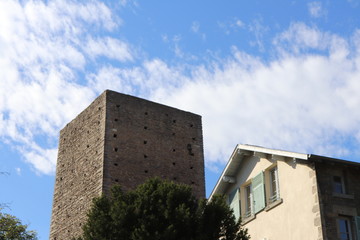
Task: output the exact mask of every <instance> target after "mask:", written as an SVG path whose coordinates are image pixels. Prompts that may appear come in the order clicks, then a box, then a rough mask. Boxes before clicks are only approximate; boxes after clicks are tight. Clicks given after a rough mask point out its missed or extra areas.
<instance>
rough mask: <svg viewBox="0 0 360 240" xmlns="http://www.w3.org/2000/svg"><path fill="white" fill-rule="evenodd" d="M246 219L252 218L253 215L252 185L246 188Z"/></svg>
mask: <svg viewBox="0 0 360 240" xmlns="http://www.w3.org/2000/svg"><path fill="white" fill-rule="evenodd" d="M245 196H246V199H245V217H250V216H251V215H252V193H251V184H249V185H247V186H246V187H245Z"/></svg>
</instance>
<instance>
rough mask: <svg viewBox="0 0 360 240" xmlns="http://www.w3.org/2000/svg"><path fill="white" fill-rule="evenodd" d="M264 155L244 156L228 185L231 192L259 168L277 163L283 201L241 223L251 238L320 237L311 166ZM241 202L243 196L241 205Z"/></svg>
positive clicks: (301, 239) (315, 239) (297, 239)
mask: <svg viewBox="0 0 360 240" xmlns="http://www.w3.org/2000/svg"><path fill="white" fill-rule="evenodd" d="M265 157H266V156H261V155H258V156H252V157H247V158H245V159H244V161H243V163H242V165H241V167H240V171H239V173H238V175H237V183H236V185H234V186H233V187H231V188H230V189H229V192H230V191H232V190H233V189H234V188H235V187H241V186H243V185H244V183H246V182H249V181H251V178H253V177H254V176H256V175H257V174H258V173H260V172H261V171H265V170H268V169H269V168H271V167H273V166H275V165H277V167H278V178H279V189H280V198H282V200H283V202H282V203H281V204H279V205H277V206H276V207H274V208H271V209H270V210H262V211H261V212H259V213H257V214H256V216H255V219H253V220H252V221H249V222H247V223H246V224H245V225H244V227H246V228H248V230H249V233H250V235H251V239H252V240H265V239H266V240H304V239H306V240H319V239H322V233H321V222H320V212H319V202H318V194H317V185H316V175H315V172H314V170H313V169H312V167H311V166H310V165H306V164H300V163H294V162H293V161H292V160H290V159H284V158H278V159H273V160H269V159H266V158H265ZM265 176H266V175H265ZM265 184H266V180H265ZM241 194H243V193H241ZM266 197H268V196H266ZM243 202H244V201H243V199H242V205H244V204H243ZM242 209H244V208H243V207H242ZM242 214H243V213H242Z"/></svg>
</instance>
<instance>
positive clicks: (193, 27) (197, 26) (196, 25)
mask: <svg viewBox="0 0 360 240" xmlns="http://www.w3.org/2000/svg"><path fill="white" fill-rule="evenodd" d="M190 29H191V31H192V32H193V33H195V34H197V35H199V36H200V37H201V39H202V40H206V34H205V33H203V32H201V31H200V23H199V22H198V21H194V22H192V24H191V28H190Z"/></svg>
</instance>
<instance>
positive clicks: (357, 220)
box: [354, 216, 360, 240]
mask: <svg viewBox="0 0 360 240" xmlns="http://www.w3.org/2000/svg"><path fill="white" fill-rule="evenodd" d="M354 218H355V225H356V231H355V232H356V234H357V239H358V240H360V216H357V217H354Z"/></svg>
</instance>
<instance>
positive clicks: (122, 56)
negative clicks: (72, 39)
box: [84, 37, 133, 62]
mask: <svg viewBox="0 0 360 240" xmlns="http://www.w3.org/2000/svg"><path fill="white" fill-rule="evenodd" d="M84 50H85V51H87V52H88V54H89V55H90V56H91V57H92V58H96V57H98V56H105V57H107V58H109V59H115V60H118V61H120V62H124V61H131V60H133V53H132V51H131V50H130V47H129V46H128V44H126V43H125V42H122V41H120V40H118V39H114V38H110V37H107V38H102V39H96V40H94V39H89V40H88V42H87V44H86V45H85V48H84Z"/></svg>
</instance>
